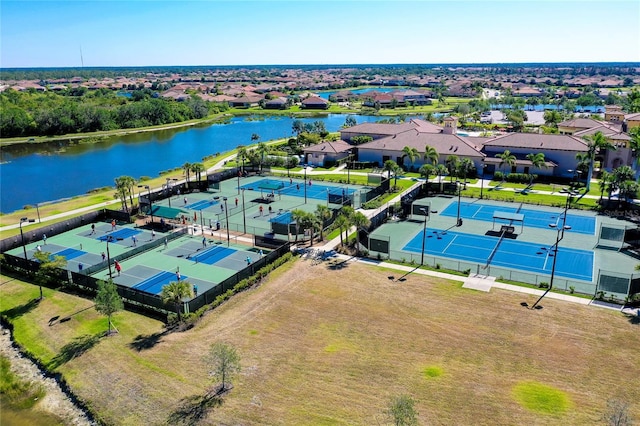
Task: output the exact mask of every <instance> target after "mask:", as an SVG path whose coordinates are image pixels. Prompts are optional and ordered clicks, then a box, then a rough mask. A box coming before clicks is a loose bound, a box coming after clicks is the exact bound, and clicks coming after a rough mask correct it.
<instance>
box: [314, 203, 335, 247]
mask: <svg viewBox="0 0 640 426" xmlns="http://www.w3.org/2000/svg"><path fill="white" fill-rule="evenodd" d="M315 215H316V218H317V219H318V222H319V223H320V241H322V240H324V236H323V232H324V224H325V222H326V221H327V220H328V219H329V218H330V217H331V210H329V207H327V206H325V205H324V204H318V206H317V207H316V212H315Z"/></svg>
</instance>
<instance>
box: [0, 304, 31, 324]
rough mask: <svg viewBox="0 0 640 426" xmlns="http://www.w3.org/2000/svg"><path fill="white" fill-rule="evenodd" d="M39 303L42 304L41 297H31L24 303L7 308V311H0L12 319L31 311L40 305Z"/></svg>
mask: <svg viewBox="0 0 640 426" xmlns="http://www.w3.org/2000/svg"><path fill="white" fill-rule="evenodd" d="M38 304H40V299H31V300H29V301H28V302H27V303H25V304H24V305H20V306H16V307H15V308H11V309H7V310H6V311H2V312H0V313H1V314H2V316H4V317H5V318H7V319H8V320H12V319H15V318H18V317H21V316H22V315H24V314H26V313H28V312H30V311H31V310H32V309H34V308H35V307H36V306H38Z"/></svg>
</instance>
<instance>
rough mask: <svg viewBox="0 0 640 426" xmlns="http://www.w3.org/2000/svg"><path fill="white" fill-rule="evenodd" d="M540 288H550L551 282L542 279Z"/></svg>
mask: <svg viewBox="0 0 640 426" xmlns="http://www.w3.org/2000/svg"><path fill="white" fill-rule="evenodd" d="M538 287H539V288H549V283H548V282H546V281H541V282H540V284H538Z"/></svg>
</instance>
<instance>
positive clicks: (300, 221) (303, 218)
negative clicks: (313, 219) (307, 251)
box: [291, 209, 308, 241]
mask: <svg viewBox="0 0 640 426" xmlns="http://www.w3.org/2000/svg"><path fill="white" fill-rule="evenodd" d="M307 215H308V213H307V212H306V211H304V210H302V209H293V210H291V220H292V221H294V222H295V223H296V241H298V234H299V233H300V228H301V227H302V229H303V230H304V229H305V225H306V222H307V221H308V219H307Z"/></svg>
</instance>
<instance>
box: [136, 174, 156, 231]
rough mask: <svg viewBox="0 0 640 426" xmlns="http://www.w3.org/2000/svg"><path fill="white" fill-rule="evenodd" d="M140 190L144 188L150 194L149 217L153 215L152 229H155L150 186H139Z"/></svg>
mask: <svg viewBox="0 0 640 426" xmlns="http://www.w3.org/2000/svg"><path fill="white" fill-rule="evenodd" d="M138 188H144V189H146V190H147V192H148V193H149V215H151V227H152V228H153V204H152V203H151V188H150V187H149V185H138Z"/></svg>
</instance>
